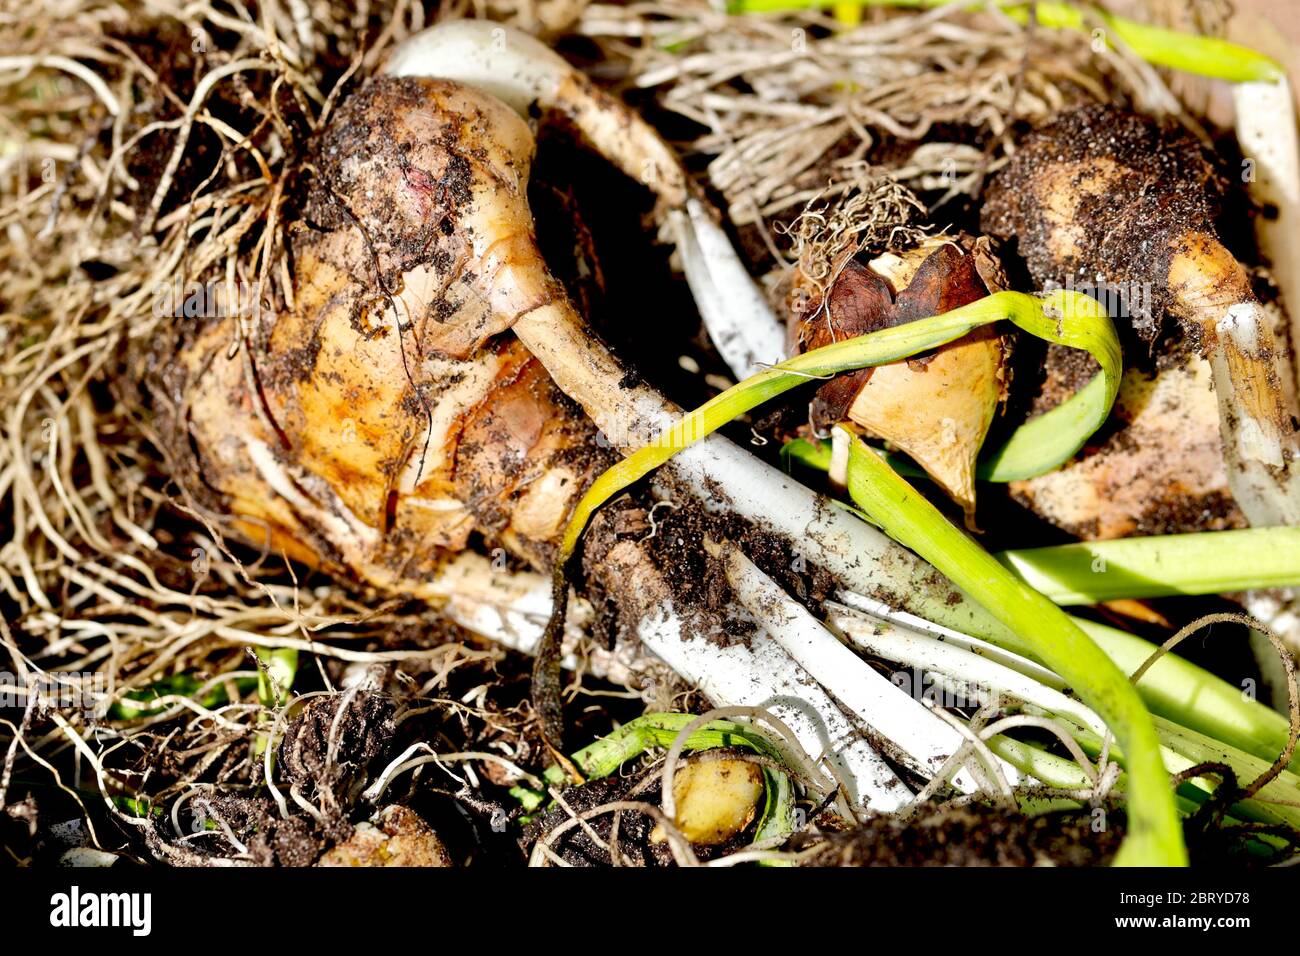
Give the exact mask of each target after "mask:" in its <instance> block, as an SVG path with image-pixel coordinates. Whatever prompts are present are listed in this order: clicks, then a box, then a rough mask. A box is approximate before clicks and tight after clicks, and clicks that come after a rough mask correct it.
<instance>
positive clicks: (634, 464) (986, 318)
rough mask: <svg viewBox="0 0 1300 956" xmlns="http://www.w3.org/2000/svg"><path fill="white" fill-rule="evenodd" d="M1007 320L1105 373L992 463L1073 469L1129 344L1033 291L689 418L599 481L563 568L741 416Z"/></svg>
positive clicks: (844, 355)
mask: <svg viewBox="0 0 1300 956" xmlns="http://www.w3.org/2000/svg"><path fill="white" fill-rule="evenodd" d="M1003 320H1009V321H1011V322H1012V323H1014V324H1015V325H1017V326H1019V327H1020V328H1022V329H1024V330H1025V331H1027V332H1029V333H1031V334H1033V335H1036V336H1038V337H1040V338H1043V339H1046V340H1048V341H1049V342H1055V343H1057V344H1060V345H1068V346H1071V347H1073V348H1081V349H1086V350H1087V351H1088V352H1089V353H1091V354H1092V356H1093V357H1094V358H1096V359H1097V361H1098V363H1099V364H1100V365H1101V368H1102V371H1101V374H1100V375H1098V376H1096V377H1095V378H1094V379H1093V380H1092V381H1091V382H1089V383H1088V384H1087V385H1085V386H1084V387H1083V388H1082V389H1080V390H1079V391H1078V392H1077V393H1076V394H1075V395H1073V396H1071V397H1070V398H1069V399H1068V400H1067V401H1065V402H1062V403H1061V404H1060V405H1058V406H1057V407H1056V408H1054V409H1052V410H1051V411H1049V412H1047V413H1045V414H1043V415H1040V416H1038V417H1037V418H1034V419H1032V420H1031V421H1029V422H1028V423H1026V424H1025V425H1023V426H1021V427H1020V428H1019V429H1017V430H1016V431H1015V433H1014V434H1013V435H1012V436H1011V437H1010V438H1009V439H1008V440H1007V443H1006V444H1005V445H1003V446H1002V447H1001V448H999V449H997V450H995V451H993V452H992V453H990V455H989V456H988V457H989V461H990V462H991V464H990V468H991V469H992V470H993V472H994V473H996V474H998V475H999V476H1005V477H1000V479H999V480H1006V481H1009V480H1011V479H1012V478H1027V477H1031V476H1033V475H1038V474H1042V473H1043V472H1047V471H1051V470H1052V469H1053V468H1056V467H1057V466H1059V465H1061V464H1062V463H1064V462H1066V461H1068V460H1069V459H1070V458H1071V457H1072V456H1073V455H1074V453H1075V452H1077V451H1078V450H1079V449H1080V448H1081V447H1082V446H1083V443H1084V442H1085V441H1086V440H1087V439H1088V436H1090V435H1091V434H1092V433H1093V432H1095V431H1096V430H1097V429H1098V428H1100V427H1101V425H1102V423H1103V422H1105V420H1106V417H1107V416H1108V415H1109V414H1110V408H1111V405H1112V404H1113V403H1114V401H1115V395H1116V393H1117V392H1118V391H1119V377H1120V372H1121V371H1122V369H1121V364H1120V350H1119V339H1118V338H1117V337H1116V334H1115V327H1114V325H1113V324H1112V323H1111V321H1110V318H1109V317H1108V316H1107V315H1106V313H1105V312H1104V311H1102V309H1101V307H1100V306H1099V305H1098V304H1097V302H1096V301H1095V300H1094V299H1091V298H1089V297H1088V296H1086V295H1084V294H1082V293H1080V292H1072V291H1067V290H1058V291H1056V292H1053V293H1051V294H1050V295H1048V296H1046V297H1044V298H1041V299H1040V298H1037V297H1035V296H1031V295H1026V294H1025V293H1023V292H998V293H996V294H994V295H990V296H987V297H985V298H983V299H979V300H978V301H976V302H972V303H970V304H969V305H965V306H962V307H961V308H959V309H953V310H952V311H951V312H946V313H944V314H943V315H937V316H934V317H932V318H928V319H918V320H917V321H915V322H908V323H907V324H905V325H899V326H895V327H893V328H888V329H881V330H880V331H878V332H872V333H870V334H868V335H861V336H858V337H856V338H852V339H846V340H844V341H842V342H836V343H834V344H832V345H827V346H825V347H823V348H820V349H814V350H813V351H811V352H805V353H804V354H803V355H799V356H796V357H795V358H792V359H789V360H787V361H785V362H782V363H781V364H779V365H774V366H773V367H772V368H770V369H767V370H766V371H763V372H760V373H759V374H757V375H753V376H751V377H750V378H747V379H745V380H744V381H743V382H740V383H738V384H736V385H733V386H732V387H731V388H729V389H727V390H726V391H725V392H722V393H721V394H720V395H717V396H716V397H714V398H712V399H711V400H709V401H708V402H706V403H705V404H703V405H701V406H700V407H699V408H697V409H696V410H695V411H693V412H689V413H687V414H686V415H684V416H683V417H682V419H681V420H680V421H678V422H677V423H676V424H675V425H673V426H672V427H671V428H669V429H668V430H667V431H666V432H664V433H663V434H661V435H660V436H659V437H658V438H657V439H656V440H654V441H653V442H651V443H650V444H649V445H647V446H645V447H644V448H641V449H639V450H638V451H636V452H634V453H633V454H631V455H629V456H628V457H627V458H625V459H624V460H623V461H621V462H619V463H617V464H616V465H614V466H613V467H611V468H610V469H609V470H608V471H606V472H604V473H603V474H602V475H601V476H600V477H599V478H597V479H596V481H595V482H594V483H593V484H592V486H591V488H590V489H588V491H587V493H586V495H584V496H583V498H582V500H581V501H579V502H578V505H577V507H576V508H575V509H574V513H573V516H572V517H571V518H570V521H569V525H568V527H567V528H566V529H565V532H564V538H563V540H562V542H561V544H560V552H559V556H558V563H559V564H560V565H563V564H564V563H565V562H566V561H567V560H568V558H569V557H570V556H571V555H572V554H573V552H574V550H575V549H576V547H577V544H578V539H579V538H580V537H581V535H582V532H583V530H584V529H585V528H586V526H587V522H588V521H590V520H591V516H592V515H593V514H594V513H595V511H596V509H597V508H599V507H600V506H601V505H602V504H604V503H605V502H606V501H608V500H609V499H610V498H612V497H613V496H614V495H616V494H618V493H619V492H620V491H622V490H623V489H624V488H626V487H628V486H629V485H631V484H632V483H633V482H635V481H637V480H639V479H640V478H642V477H644V476H645V475H647V474H649V473H650V472H651V471H653V470H654V469H655V468H658V467H659V466H660V465H662V464H664V463H665V462H666V461H668V460H669V459H670V458H672V456H673V455H675V454H676V453H677V452H679V451H681V450H682V449H683V448H687V447H689V446H690V445H693V444H695V443H696V442H698V441H700V440H701V439H702V438H704V437H705V436H707V435H709V434H711V433H712V432H715V431H717V430H718V429H719V428H721V427H722V426H723V425H725V424H727V422H729V421H731V420H732V419H733V418H735V417H736V416H738V415H743V414H744V413H746V412H748V411H750V410H752V409H754V408H756V407H758V406H759V405H761V404H763V403H764V402H767V401H769V400H770V399H773V398H775V397H776V396H778V395H780V394H782V393H784V392H787V391H789V390H790V389H792V388H795V387H796V386H798V385H803V384H806V383H807V382H808V381H809V379H815V378H825V377H829V376H831V375H836V374H838V373H840V372H847V371H852V370H854V369H860V368H866V367H867V366H872V365H885V364H888V363H889V362H896V361H899V360H900V359H905V358H909V357H911V356H913V355H917V354H919V353H921V352H924V351H927V350H928V349H933V348H937V347H938V346H940V345H944V344H946V343H948V342H952V341H954V340H955V339H959V338H961V337H962V336H963V335H966V334H967V333H969V332H971V331H972V330H973V329H977V328H979V327H980V326H983V325H988V324H990V323H992V322H999V321H1003Z"/></svg>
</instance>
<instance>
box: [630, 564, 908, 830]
mask: <svg viewBox="0 0 1300 956" xmlns="http://www.w3.org/2000/svg"><path fill="white" fill-rule="evenodd" d="M605 564H606V565H607V576H608V577H609V578H610V579H616V580H618V581H620V582H622V588H623V592H622V594H621V598H622V600H623V602H624V603H625V604H626V605H627V606H626V607H625V609H624V610H625V613H629V614H631V615H632V616H633V617H635V619H636V621H637V624H636V626H635V630H636V633H637V636H638V637H639V638H640V640H641V642H642V643H643V644H645V645H646V646H647V647H649V648H650V650H652V651H653V652H654V653H655V654H657V655H658V656H659V657H660V658H662V659H663V660H664V662H665V663H667V664H668V665H669V666H670V667H672V669H673V670H675V671H676V672H677V673H678V674H680V675H681V676H682V677H683V678H685V679H686V680H688V681H690V682H692V683H694V684H695V685H696V686H698V687H699V688H700V690H701V691H703V692H704V693H705V694H706V695H707V696H708V697H709V699H710V700H712V701H713V702H714V704H715V705H716V706H719V707H732V706H745V707H758V708H762V709H763V710H766V711H769V712H771V713H772V714H773V715H774V716H776V717H778V718H779V719H780V720H782V721H783V722H784V723H785V724H786V725H788V726H789V727H790V729H791V731H792V732H793V733H794V736H795V737H796V738H797V739H798V741H799V744H800V745H801V746H802V747H803V748H804V750H805V751H807V752H808V753H809V754H811V755H813V757H814V758H817V757H818V756H819V755H820V757H821V761H819V762H825V763H827V764H829V766H830V767H831V768H833V771H834V772H833V776H834V777H835V778H836V779H838V780H840V781H841V782H842V783H843V784H844V786H845V789H846V791H847V792H846V793H845V797H846V798H847V799H848V800H849V802H850V804H852V805H853V806H855V807H861V808H867V809H872V810H877V811H880V812H889V811H892V810H896V809H898V808H899V807H901V806H903V805H905V804H906V803H907V801H908V800H910V799H911V793H910V792H909V791H908V790H907V788H906V787H905V786H904V785H903V784H902V782H901V781H900V780H899V779H898V777H897V776H896V775H895V774H894V772H893V771H892V770H891V769H890V768H889V766H888V765H887V764H886V763H885V762H884V761H883V760H882V759H881V758H880V755H879V754H878V753H877V752H876V751H875V749H874V748H873V747H872V745H871V743H870V742H869V741H868V740H867V739H866V737H865V736H864V735H863V733H862V731H861V729H860V728H859V727H858V726H855V724H854V723H853V722H852V721H850V720H849V718H848V717H846V716H845V714H844V712H843V711H841V710H840V708H839V706H838V705H837V704H836V703H835V701H834V700H832V699H831V697H830V695H829V694H827V692H826V691H825V690H824V689H823V688H822V687H821V686H819V685H818V683H817V681H816V680H814V679H813V677H812V676H810V675H809V674H808V673H807V671H805V670H804V669H803V668H802V667H801V666H800V665H799V664H798V663H797V662H796V661H795V660H794V659H793V658H792V657H791V656H790V655H789V654H788V653H786V652H785V651H784V650H783V649H782V648H781V646H780V645H779V644H778V643H777V642H776V641H775V640H774V639H773V638H772V637H771V636H770V635H769V634H767V633H764V632H762V631H760V632H758V633H756V634H753V635H751V636H750V637H749V639H747V640H746V641H743V642H736V641H732V642H729V643H726V644H718V643H713V642H710V641H708V640H706V639H704V638H700V637H692V636H691V634H690V629H689V628H688V627H686V626H685V622H684V621H683V620H682V617H681V616H680V614H679V613H678V610H677V608H676V606H675V605H674V602H673V600H672V599H671V597H670V596H668V595H669V592H668V590H667V588H666V586H665V585H664V582H663V579H662V576H661V575H660V573H659V572H658V570H657V569H656V568H655V567H654V564H653V561H652V559H651V558H650V557H649V556H648V555H647V554H646V553H645V552H644V551H643V550H642V549H641V548H640V547H639V546H638V545H636V544H635V543H633V542H628V541H623V542H620V543H618V544H617V545H615V546H614V548H612V549H611V551H610V553H609V555H608V556H607V558H606V561H605Z"/></svg>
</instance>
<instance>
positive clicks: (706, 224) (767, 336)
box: [670, 199, 786, 379]
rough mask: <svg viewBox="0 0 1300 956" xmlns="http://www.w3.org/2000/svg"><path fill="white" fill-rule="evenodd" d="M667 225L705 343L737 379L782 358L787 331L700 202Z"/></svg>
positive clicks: (673, 215)
mask: <svg viewBox="0 0 1300 956" xmlns="http://www.w3.org/2000/svg"><path fill="white" fill-rule="evenodd" d="M670 223H671V225H672V228H673V232H674V236H675V239H676V242H677V249H678V252H679V253H680V255H681V259H682V268H683V270H684V271H685V273H686V282H687V284H688V285H689V286H690V287H691V294H692V295H693V296H694V297H695V304H696V305H697V306H698V307H699V310H700V318H701V319H703V320H704V327H705V328H706V329H708V332H709V338H710V339H711V340H712V341H713V345H714V347H715V348H717V350H718V353H719V354H720V355H721V356H722V358H723V360H724V361H725V362H726V363H727V367H728V368H730V369H731V371H732V374H734V375H735V376H736V378H737V379H745V378H748V377H749V376H751V375H754V374H756V373H758V372H761V371H762V370H763V368H764V367H766V366H768V365H774V364H776V363H777V362H780V361H781V360H782V359H783V358H785V350H786V341H785V329H784V328H783V327H782V325H781V323H780V321H779V320H778V319H777V317H776V314H775V313H774V312H773V311H772V307H771V306H770V305H768V302H767V299H766V297H765V296H764V295H763V291H762V290H761V289H760V288H759V287H758V284H757V283H756V282H755V281H754V279H753V277H752V276H750V274H749V270H747V269H746V268H745V266H744V264H743V263H742V262H741V261H740V258H739V257H738V256H737V255H736V250H735V248H734V247H733V246H732V245H731V242H730V240H728V239H727V234H726V233H725V232H724V231H723V230H722V227H721V226H720V225H719V224H718V223H717V222H715V221H714V219H713V217H712V216H710V215H709V211H708V210H707V209H706V208H705V206H704V203H702V202H700V201H699V200H698V199H688V200H687V201H686V209H685V211H682V210H673V212H672V213H671V215H670Z"/></svg>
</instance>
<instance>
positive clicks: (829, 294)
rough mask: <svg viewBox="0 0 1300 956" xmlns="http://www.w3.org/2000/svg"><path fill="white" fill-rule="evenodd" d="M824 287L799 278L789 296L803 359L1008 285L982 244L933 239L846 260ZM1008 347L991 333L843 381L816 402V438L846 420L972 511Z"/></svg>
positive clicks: (827, 387) (985, 331)
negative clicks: (881, 441)
mask: <svg viewBox="0 0 1300 956" xmlns="http://www.w3.org/2000/svg"><path fill="white" fill-rule="evenodd" d="M832 274H833V275H834V278H833V279H832V280H831V283H830V285H829V288H827V289H825V290H824V291H823V290H821V289H818V288H816V287H814V286H813V285H812V283H810V282H808V281H807V280H806V279H804V278H803V277H802V276H799V275H796V277H795V279H794V282H793V286H792V291H791V295H790V302H791V315H792V321H793V323H794V334H795V337H796V340H797V344H798V348H799V350H800V351H806V350H808V349H814V348H819V347H821V346H823V345H828V344H830V343H831V342H835V341H838V340H841V339H844V338H849V337H851V336H855V335H862V334H865V333H867V332H872V331H876V330H878V329H882V328H888V327H890V326H895V325H901V324H904V323H906V322H912V321H915V320H916V319H920V318H925V317H927V316H931V315H938V314H940V313H942V312H947V311H949V310H951V309H955V308H958V307H960V306H963V305H966V304H968V303H970V302H973V301H975V300H976V299H980V298H982V297H984V296H985V295H988V294H989V293H990V292H996V291H998V290H999V289H1000V288H1001V287H1002V281H1001V277H1000V273H999V272H998V270H997V267H996V261H995V259H994V257H993V255H992V252H991V250H990V248H989V243H988V241H987V240H985V239H970V238H967V237H963V238H961V239H958V240H952V239H935V240H931V241H928V242H927V243H925V244H923V245H922V246H920V247H919V248H916V249H912V250H908V251H905V252H901V253H886V254H885V255H882V256H879V257H878V258H876V259H873V260H871V261H869V262H862V261H859V260H858V259H849V260H847V261H846V262H844V263H843V264H842V266H841V267H840V268H839V269H837V270H835V271H834V272H833V273H832ZM1006 358H1007V348H1006V344H1005V342H1004V340H1003V338H1002V336H1001V335H999V334H998V333H997V332H995V331H994V330H993V328H992V327H991V326H985V327H983V328H980V329H977V330H975V331H974V332H971V333H970V334H969V335H966V336H964V337H962V338H960V339H958V340H956V341H955V342H951V343H949V344H948V345H945V346H943V347H942V348H939V349H936V350H935V351H934V352H931V353H929V354H927V355H924V356H921V357H919V358H915V359H910V360H908V361H905V362H896V363H893V364H890V365H882V366H879V367H877V368H868V369H862V370H860V371H857V372H851V373H847V374H844V375H840V376H837V377H836V378H835V379H834V380H832V381H830V382H828V383H827V384H825V385H823V386H822V387H821V388H820V389H819V390H818V392H817V397H816V399H815V400H814V402H813V407H812V419H813V426H814V428H816V429H817V430H818V431H819V432H820V431H822V430H824V429H828V428H829V427H830V426H832V425H835V424H837V423H840V422H845V421H849V422H852V423H853V424H855V425H856V426H858V427H859V428H860V429H861V430H862V431H863V432H865V433H866V434H868V435H870V436H872V437H874V438H881V439H884V440H885V441H887V442H889V443H890V444H891V445H893V446H896V447H897V448H899V449H901V450H902V451H904V452H906V453H907V454H908V455H909V456H911V457H912V458H913V459H914V460H915V461H916V462H917V464H919V465H920V466H921V467H922V468H924V469H925V471H926V472H927V474H929V475H930V477H931V478H933V479H934V480H935V482H936V483H937V484H938V485H939V486H940V487H941V488H942V489H943V490H944V491H945V492H946V493H947V494H948V495H949V496H950V497H951V498H952V499H953V500H954V501H956V502H957V503H958V504H960V505H961V506H962V508H963V510H964V511H965V512H966V515H967V520H968V522H969V521H970V520H971V518H972V516H973V514H974V510H975V461H976V458H977V457H978V455H979V451H980V447H981V446H982V445H983V443H984V437H985V436H986V435H987V434H988V430H989V426H990V425H992V423H993V418H994V416H995V414H996V413H997V408H998V404H999V402H1000V401H1001V400H1002V398H1003V393H1004V384H1005V370H1006Z"/></svg>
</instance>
